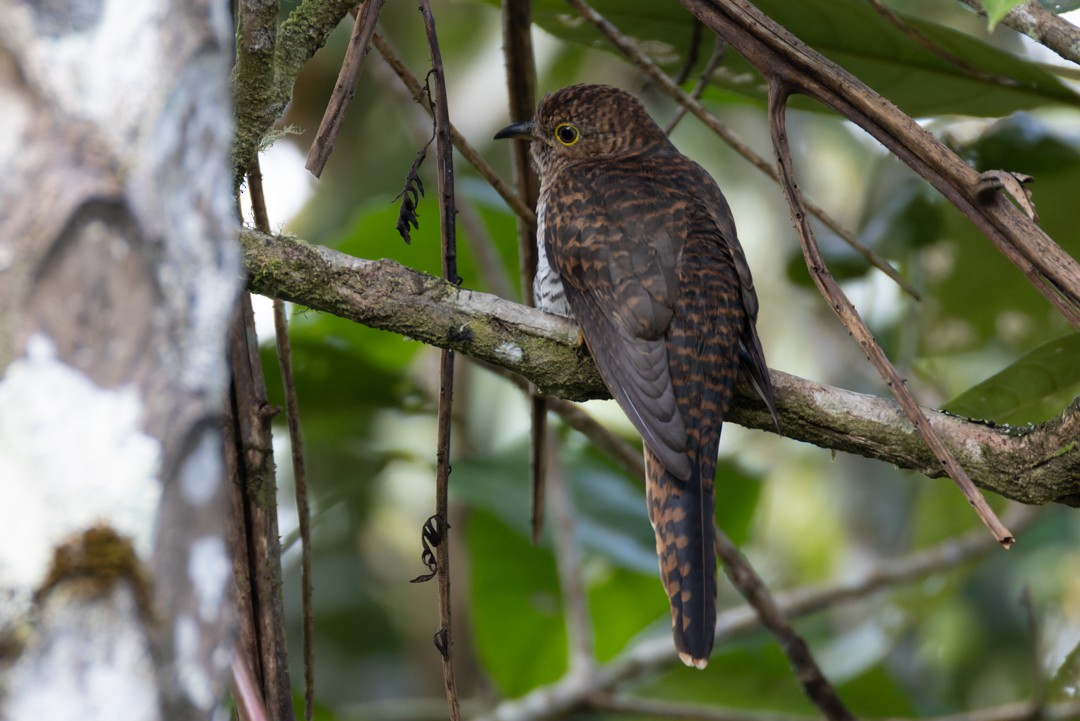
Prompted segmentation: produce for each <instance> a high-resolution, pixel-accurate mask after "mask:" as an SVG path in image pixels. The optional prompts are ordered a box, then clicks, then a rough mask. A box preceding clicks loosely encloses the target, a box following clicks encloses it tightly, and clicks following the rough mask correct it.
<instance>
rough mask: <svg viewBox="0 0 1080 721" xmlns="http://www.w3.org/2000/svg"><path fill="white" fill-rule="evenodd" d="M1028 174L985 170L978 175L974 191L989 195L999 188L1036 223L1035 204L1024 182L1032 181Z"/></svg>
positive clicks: (1037, 216)
mask: <svg viewBox="0 0 1080 721" xmlns="http://www.w3.org/2000/svg"><path fill="white" fill-rule="evenodd" d="M1033 180H1034V178H1032V177H1031V176H1030V175H1024V174H1023V173H1011V172H1009V171H1007V170H987V171H986V172H985V173H982V174H981V175H980V176H979V181H978V183H976V185H975V191H976V193H977V194H978V195H980V196H985V195H989V194H991V193H993V192H995V191H998V190H1001V191H1004V192H1005V193H1007V194H1008V195H1009V196H1010V197H1011V198H1012V199H1013V200H1014V201H1015V202H1016V204H1017V205H1018V206H1020V209H1021V210H1023V211H1024V213H1026V214H1027V216H1028V217H1029V218H1031V219H1032V220H1034V221H1035V222H1036V223H1038V222H1039V214H1038V213H1036V212H1035V204H1034V203H1033V202H1032V201H1031V190H1029V189H1028V188H1027V187H1026V185H1025V184H1026V183H1030V182H1031V181H1033Z"/></svg>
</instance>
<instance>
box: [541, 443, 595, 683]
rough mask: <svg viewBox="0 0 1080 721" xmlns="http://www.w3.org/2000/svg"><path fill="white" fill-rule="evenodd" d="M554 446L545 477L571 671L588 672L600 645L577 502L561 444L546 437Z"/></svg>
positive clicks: (551, 445) (550, 452) (549, 444)
mask: <svg viewBox="0 0 1080 721" xmlns="http://www.w3.org/2000/svg"><path fill="white" fill-rule="evenodd" d="M546 440H547V441H548V443H547V444H546V447H547V448H549V449H550V451H549V455H550V457H549V458H548V459H547V468H548V469H549V473H548V476H547V478H546V479H545V480H546V481H547V483H548V488H549V490H550V493H549V494H548V502H549V504H550V506H551V518H552V521H553V522H554V524H555V532H554V533H552V546H553V549H554V555H555V568H556V570H557V571H558V574H559V589H560V590H561V592H562V599H563V610H564V613H565V616H566V632H567V638H568V644H567V645H568V646H569V653H570V663H569V668H570V672H571V673H575V672H576V673H582V674H587V673H589V672H590V669H592V667H593V666H595V665H596V648H595V643H594V642H593V631H592V622H591V620H590V617H589V603H588V596H587V594H586V592H585V581H584V580H583V579H582V577H581V547H580V546H579V545H578V539H577V532H576V526H577V522H576V519H575V518H574V502H573V500H572V498H571V497H570V489H569V488H568V487H567V486H568V484H567V479H566V474H565V473H564V472H563V468H562V465H561V464H560V463H559V458H558V450H557V449H558V445H556V444H555V443H552V441H553V440H554V439H552V438H548V439H546Z"/></svg>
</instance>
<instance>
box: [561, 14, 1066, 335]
mask: <svg viewBox="0 0 1080 721" xmlns="http://www.w3.org/2000/svg"><path fill="white" fill-rule="evenodd" d="M572 1H574V2H577V1H578V0H572ZM680 2H681V3H682V5H683V7H685V8H686V9H687V10H689V11H690V12H691V13H692V14H693V15H694V16H695V17H697V18H698V19H699V20H701V21H702V22H704V23H705V25H706V26H708V27H709V28H711V29H712V30H713V31H714V32H716V33H717V34H718V35H720V36H721V37H722V38H724V40H726V41H727V42H728V43H729V44H730V45H731V46H732V47H733V48H734V49H735V50H736V51H737V52H738V53H739V54H740V55H742V56H743V57H744V58H746V60H747V61H748V62H749V63H750V64H751V65H753V66H754V67H755V68H757V70H758V71H759V72H760V73H761V74H762V75H764V76H765V77H766V78H768V79H769V80H770V82H772V81H780V82H782V83H783V84H784V86H785V87H786V88H787V89H788V92H791V93H801V94H804V95H807V96H809V97H812V98H814V99H816V100H818V101H819V102H821V103H823V104H825V105H827V106H828V107H831V108H832V109H833V110H835V111H836V112H838V113H840V114H841V115H843V116H844V117H846V118H847V119H849V120H850V121H852V122H853V123H855V124H856V125H858V126H859V127H861V128H862V129H863V130H865V131H866V132H867V133H869V134H870V135H871V136H872V137H873V138H875V139H876V140H877V141H878V142H880V143H881V144H882V145H884V146H885V147H886V148H887V149H888V150H889V151H891V152H892V153H893V154H894V155H896V156H897V157H898V158H900V160H902V161H904V162H905V163H907V164H908V165H909V166H910V167H911V168H912V169H913V170H914V171H915V172H916V173H918V174H919V175H921V176H922V177H923V178H925V179H926V180H927V182H929V183H930V184H931V185H932V186H933V187H934V188H935V189H936V190H937V191H938V192H939V193H941V194H942V195H943V196H945V198H946V199H948V201H949V202H950V203H952V204H953V205H954V206H956V208H957V209H958V210H960V212H962V213H963V214H964V215H965V216H967V217H968V219H969V220H970V221H971V222H972V223H973V224H974V225H975V226H976V227H977V228H978V229H979V230H980V231H981V232H982V233H983V235H985V236H986V237H987V238H988V239H990V241H991V242H992V243H993V244H994V245H995V246H996V247H997V249H998V250H999V251H1000V252H1001V253H1002V254H1003V255H1004V256H1005V257H1006V258H1008V259H1009V260H1010V261H1011V262H1012V263H1013V264H1014V265H1016V266H1017V267H1018V268H1019V269H1020V270H1021V272H1023V273H1024V275H1025V276H1026V277H1027V278H1028V280H1029V281H1030V282H1031V283H1032V285H1034V286H1035V288H1036V289H1037V290H1038V291H1039V292H1040V293H1042V294H1043V296H1044V297H1046V299H1047V300H1048V301H1049V302H1050V303H1051V305H1053V306H1054V307H1055V308H1056V309H1057V310H1058V312H1060V313H1061V314H1062V315H1063V316H1064V317H1065V318H1066V319H1068V320H1069V322H1070V323H1072V324H1073V325H1074V326H1076V327H1077V328H1080V263H1077V261H1076V260H1075V259H1073V258H1072V257H1071V256H1070V255H1069V254H1068V253H1066V252H1065V251H1064V250H1063V249H1062V248H1061V246H1059V245H1058V244H1057V243H1055V242H1054V241H1053V240H1052V239H1051V238H1050V237H1049V236H1047V235H1046V233H1044V232H1043V231H1042V229H1041V228H1039V226H1038V225H1036V224H1035V222H1034V220H1032V219H1031V218H1029V217H1028V216H1027V215H1025V214H1024V213H1023V212H1022V211H1021V210H1019V209H1018V208H1017V207H1016V206H1015V205H1013V203H1011V202H1010V201H1009V200H1008V199H1007V198H1005V197H1004V196H1003V195H1002V194H1001V193H996V194H994V195H993V196H992V197H990V198H989V199H987V198H985V197H980V193H979V188H980V184H979V178H980V176H979V173H978V172H977V171H976V170H975V169H974V168H972V167H971V166H969V165H968V164H967V163H965V162H964V161H963V160H962V159H961V158H960V157H958V156H957V155H956V154H955V153H953V152H952V151H951V150H949V149H948V148H947V147H945V146H944V145H943V144H942V143H941V142H940V141H939V140H938V139H937V138H935V137H934V136H933V135H932V134H930V133H929V132H928V131H926V130H925V129H923V128H922V127H920V126H919V124H918V123H916V122H915V121H914V120H912V119H911V118H910V117H908V116H907V115H905V114H904V113H903V112H901V111H900V110H899V109H898V108H897V107H896V106H895V105H893V104H892V103H890V102H889V101H888V100H886V99H885V98H883V97H882V96H881V95H879V94H878V93H876V92H874V91H873V90H872V89H870V88H869V87H867V86H866V85H865V84H864V83H862V82H860V81H859V79H858V78H856V77H855V76H853V75H851V74H850V73H848V72H847V71H845V70H844V69H843V68H841V67H840V66H839V65H836V64H835V63H833V62H831V61H830V60H828V59H827V58H825V57H824V56H822V55H821V54H820V53H817V52H815V51H814V50H812V49H811V48H809V47H808V46H807V45H806V44H805V43H803V42H802V41H800V40H799V39H798V38H797V37H795V36H794V35H793V34H792V33H791V32H789V31H788V30H787V29H785V28H783V27H781V26H780V25H778V24H777V23H776V22H775V21H774V20H772V19H771V18H769V17H768V16H767V15H765V14H764V13H762V12H761V11H760V10H759V9H758V8H756V7H755V6H754V5H753V4H751V3H750V2H749V1H748V0H680Z"/></svg>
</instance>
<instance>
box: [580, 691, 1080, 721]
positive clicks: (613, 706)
mask: <svg viewBox="0 0 1080 721" xmlns="http://www.w3.org/2000/svg"><path fill="white" fill-rule="evenodd" d="M588 706H589V707H590V708H592V709H596V710H597V711H608V712H613V713H617V714H621V715H625V714H634V715H639V716H656V717H658V718H668V719H685V720H686V721H812V720H813V719H814V718H817V717H810V716H796V715H794V714H777V713H772V712H760V711H745V710H743V709H733V708H717V707H715V706H704V705H702V704H695V703H685V702H680V701H661V700H658V699H651V698H641V697H628V696H622V695H614V694H594V695H593V696H591V697H590V698H589V699H588ZM1077 714H1080V701H1065V702H1062V703H1057V704H1049V705H1047V706H1044V707H1040V706H1038V705H1036V704H1035V703H1033V702H1031V701H1018V702H1015V703H1009V704H1003V705H1001V706H991V707H990V708H981V709H975V710H973V711H965V712H963V713H958V714H946V715H943V716H922V717H919V719H918V721H1032V720H1033V719H1041V720H1042V721H1051V720H1052V719H1053V720H1055V721H1064V720H1065V719H1074V718H1076V716H1077ZM887 721H914V720H913V719H911V720H909V719H902V718H891V719H888V720H887Z"/></svg>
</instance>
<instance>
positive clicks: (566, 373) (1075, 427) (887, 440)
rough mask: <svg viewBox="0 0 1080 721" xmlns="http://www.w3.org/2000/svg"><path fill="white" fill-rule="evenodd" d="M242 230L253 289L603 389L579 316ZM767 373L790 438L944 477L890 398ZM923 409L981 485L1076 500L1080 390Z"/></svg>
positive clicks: (759, 424)
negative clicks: (1030, 399)
mask: <svg viewBox="0 0 1080 721" xmlns="http://www.w3.org/2000/svg"><path fill="white" fill-rule="evenodd" d="M240 240H241V243H242V245H243V249H244V255H245V258H246V264H247V267H248V272H249V274H250V275H249V279H248V288H249V289H250V290H251V291H252V292H255V293H260V294H263V295H267V296H271V297H276V298H282V299H284V300H288V301H292V302H295V303H298V304H301V305H304V306H307V307H309V308H312V309H315V310H320V311H324V312H327V313H331V314H333V315H336V316H340V317H342V318H348V319H350V320H353V321H355V322H357V323H361V324H363V325H366V326H370V327H373V328H380V329H382V330H388V331H392V332H395V333H400V334H402V335H405V336H408V337H410V338H414V339H416V340H418V341H421V342H423V343H427V344H429V345H433V346H437V347H439V348H448V349H452V350H455V351H457V352H459V353H463V354H465V355H468V356H470V357H473V358H475V359H477V360H481V361H484V362H487V363H490V364H493V365H497V366H501V367H504V368H506V369H508V370H511V371H513V372H515V373H518V374H520V375H522V376H524V377H526V378H528V379H529V380H530V381H532V382H533V383H535V384H536V385H537V387H539V388H540V389H541V390H542V391H543V392H544V393H547V394H551V395H555V396H559V397H561V398H566V399H568V400H587V399H590V398H605V397H608V394H607V391H606V390H605V388H604V385H603V383H602V382H601V380H600V376H599V374H598V373H597V372H596V368H595V366H594V365H593V363H592V361H591V359H590V358H589V357H588V355H587V354H586V353H585V352H584V351H583V350H582V348H581V346H580V344H579V342H578V329H577V326H576V325H574V324H573V323H570V322H568V321H567V320H565V319H563V318H559V317H557V316H552V315H548V314H546V313H543V312H541V311H538V310H535V309H533V308H528V307H525V306H522V305H519V304H517V303H513V302H511V301H508V300H504V299H502V298H499V297H497V296H493V295H490V294H488V293H480V292H477V291H472V290H468V289H464V288H459V287H456V286H454V285H452V284H450V283H448V282H446V281H444V280H442V279H440V278H436V277H435V276H431V275H427V274H426V273H421V272H418V271H415V270H411V269H409V268H406V267H404V266H402V265H400V264H398V263H395V262H394V261H390V260H377V261H376V260H362V259H359V258H353V257H351V256H348V255H345V254H343V253H339V252H337V251H335V250H331V249H329V248H325V247H321V246H313V245H310V244H308V243H306V242H304V241H302V240H299V239H296V238H288V237H283V236H268V235H264V234H262V233H258V232H255V231H250V230H245V231H243V232H242V233H241V236H240ZM770 373H771V376H772V381H773V386H774V389H775V393H776V404H777V407H778V409H779V411H780V425H781V430H782V432H783V434H784V435H785V436H787V437H789V438H792V439H795V440H800V441H805V442H808V443H813V444H814V445H817V446H820V447H822V448H828V449H832V450H838V451H846V452H849V453H855V454H857V455H861V456H864V457H867V458H875V459H878V460H882V461H885V462H888V463H892V464H893V465H895V466H899V467H901V468H907V469H912V470H915V471H919V472H920V473H924V474H926V475H928V476H931V477H935V478H936V477H942V476H944V473H943V472H942V470H941V468H940V465H939V464H938V462H937V460H936V459H935V458H934V456H933V455H932V454H931V453H930V451H929V450H928V449H927V448H926V445H925V444H924V443H923V442H922V440H921V438H920V437H919V435H918V434H917V433H916V432H915V429H914V427H913V426H912V425H911V423H910V422H909V421H908V420H907V418H906V417H905V415H904V413H903V411H902V410H901V409H900V406H899V405H898V404H897V403H896V401H893V400H891V399H886V398H879V397H877V396H870V395H864V394H861V393H854V392H852V391H848V390H844V389H842V388H836V387H832V386H826V385H821V384H818V383H814V382H813V381H809V380H806V379H803V378H798V377H796V376H792V375H788V374H786V373H782V372H780V371H776V370H772V371H770ZM925 412H926V416H927V418H928V419H929V422H930V424H931V425H932V426H933V427H934V429H935V430H936V431H937V433H938V434H939V435H940V436H941V437H942V439H943V440H944V441H945V443H946V445H947V446H949V447H950V449H951V450H952V451H953V452H954V453H955V454H956V456H957V458H958V459H959V460H960V462H961V463H962V464H963V465H964V467H965V468H966V469H967V470H968V473H969V474H970V475H971V477H972V478H973V479H974V481H975V483H976V484H977V485H979V486H980V487H982V488H984V489H986V490H989V491H993V492H994V493H997V494H999V495H1002V496H1005V497H1007V498H1011V499H1014V500H1017V501H1020V502H1022V503H1031V504H1042V503H1049V502H1058V503H1064V504H1067V505H1072V506H1078V505H1080V448H1078V445H1077V439H1080V398H1078V399H1077V400H1076V401H1074V402H1073V403H1072V404H1071V405H1070V406H1069V407H1068V408H1066V409H1065V410H1064V411H1063V412H1062V414H1061V415H1060V416H1059V417H1058V418H1056V419H1054V420H1052V421H1048V422H1047V423H1044V424H1041V425H1039V426H1035V427H1033V428H1030V429H1024V430H1022V431H1018V430H1017V429H1008V428H1001V427H994V426H992V425H989V424H986V423H983V422H980V421H974V420H970V419H965V418H960V417H957V416H953V415H949V414H947V413H942V412H940V411H933V410H926V411H925ZM726 420H729V421H732V422H734V423H738V424H739V425H742V426H746V427H747V428H754V429H760V430H766V431H767V430H771V429H772V420H771V418H770V416H769V413H768V410H767V409H766V408H765V407H764V406H763V405H762V404H761V402H760V401H759V400H758V399H757V397H756V396H755V395H754V392H753V391H752V390H751V389H750V387H749V385H748V384H747V383H745V382H741V383H740V385H739V388H738V389H737V392H736V401H735V405H734V407H733V408H732V409H731V411H730V413H729V415H728V418H727V419H726Z"/></svg>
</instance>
